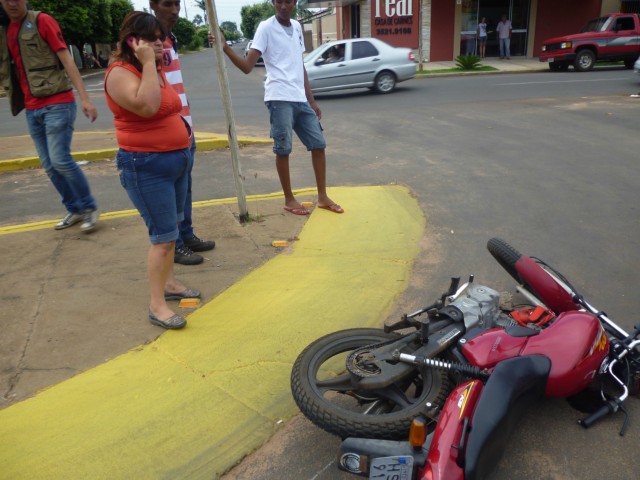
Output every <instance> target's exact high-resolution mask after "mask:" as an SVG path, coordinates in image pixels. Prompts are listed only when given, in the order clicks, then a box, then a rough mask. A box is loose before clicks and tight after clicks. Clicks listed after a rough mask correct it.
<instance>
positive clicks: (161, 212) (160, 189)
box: [116, 148, 191, 245]
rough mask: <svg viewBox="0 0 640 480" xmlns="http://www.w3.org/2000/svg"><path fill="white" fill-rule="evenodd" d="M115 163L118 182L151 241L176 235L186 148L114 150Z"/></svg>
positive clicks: (181, 208)
mask: <svg viewBox="0 0 640 480" xmlns="http://www.w3.org/2000/svg"><path fill="white" fill-rule="evenodd" d="M116 164H117V168H118V173H119V175H120V183H121V184H122V186H123V187H124V189H125V190H126V191H127V194H128V195H129V198H130V199H131V201H132V202H133V205H134V206H135V207H136V208H137V209H138V212H140V215H141V216H142V219H143V220H144V223H145V224H146V225H147V229H148V231H149V240H150V241H151V243H152V244H154V245H155V244H158V243H169V242H172V241H174V240H176V239H177V238H178V223H179V222H181V221H182V220H184V203H185V199H186V198H187V189H188V182H187V177H188V171H189V166H190V164H191V153H190V152H189V149H188V148H186V149H184V150H175V151H171V152H128V151H126V150H122V149H120V150H118V154H117V155H116Z"/></svg>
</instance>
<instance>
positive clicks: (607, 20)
mask: <svg viewBox="0 0 640 480" xmlns="http://www.w3.org/2000/svg"><path fill="white" fill-rule="evenodd" d="M612 21H613V17H600V18H595V19H593V20H589V22H588V23H587V24H586V25H585V26H584V27H582V30H580V32H581V33H584V32H604V31H606V30H608V29H609V26H610V25H611V22H612Z"/></svg>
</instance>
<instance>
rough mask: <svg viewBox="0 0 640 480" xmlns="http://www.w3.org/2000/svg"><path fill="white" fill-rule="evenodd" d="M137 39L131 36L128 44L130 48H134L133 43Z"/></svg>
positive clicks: (128, 38)
mask: <svg viewBox="0 0 640 480" xmlns="http://www.w3.org/2000/svg"><path fill="white" fill-rule="evenodd" d="M135 39H136V37H135V36H133V35H130V36H129V37H127V43H128V44H129V46H130V47H131V48H133V41H134V40H135Z"/></svg>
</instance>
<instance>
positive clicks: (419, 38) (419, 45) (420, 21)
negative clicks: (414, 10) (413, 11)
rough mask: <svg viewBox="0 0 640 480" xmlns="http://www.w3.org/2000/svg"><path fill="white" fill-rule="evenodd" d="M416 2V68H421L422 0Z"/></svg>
mask: <svg viewBox="0 0 640 480" xmlns="http://www.w3.org/2000/svg"><path fill="white" fill-rule="evenodd" d="M418 4H419V5H418V70H422V68H423V65H422V0H420V1H419V2H418Z"/></svg>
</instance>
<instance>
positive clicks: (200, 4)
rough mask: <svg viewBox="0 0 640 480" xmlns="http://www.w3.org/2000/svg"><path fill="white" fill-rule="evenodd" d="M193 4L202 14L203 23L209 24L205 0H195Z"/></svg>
mask: <svg viewBox="0 0 640 480" xmlns="http://www.w3.org/2000/svg"><path fill="white" fill-rule="evenodd" d="M193 3H195V4H196V7H198V8H199V9H200V10H202V11H203V12H204V23H206V24H209V18H208V17H207V3H206V2H205V0H196V1H195V2H193Z"/></svg>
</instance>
